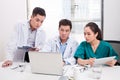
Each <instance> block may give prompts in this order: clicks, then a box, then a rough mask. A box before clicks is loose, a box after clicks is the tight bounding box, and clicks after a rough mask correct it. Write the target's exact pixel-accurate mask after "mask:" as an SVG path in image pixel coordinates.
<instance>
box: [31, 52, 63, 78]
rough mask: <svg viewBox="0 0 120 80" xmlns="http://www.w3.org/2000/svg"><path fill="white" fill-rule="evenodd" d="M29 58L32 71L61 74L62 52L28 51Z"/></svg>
mask: <svg viewBox="0 0 120 80" xmlns="http://www.w3.org/2000/svg"><path fill="white" fill-rule="evenodd" d="M29 59H30V66H31V71H32V73H40V74H47V75H58V76H61V75H62V72H63V63H62V54H60V53H58V52H35V51H29Z"/></svg>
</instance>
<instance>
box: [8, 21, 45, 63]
mask: <svg viewBox="0 0 120 80" xmlns="http://www.w3.org/2000/svg"><path fill="white" fill-rule="evenodd" d="M29 28H30V25H29V21H26V22H23V23H18V24H17V25H16V26H15V29H14V32H13V34H12V37H11V40H10V41H9V42H8V45H7V48H6V53H7V55H6V58H7V60H14V61H24V60H23V59H24V55H25V50H22V49H18V47H23V46H28V45H27V39H28V31H29V30H28V29H29ZM45 38H46V34H45V31H44V30H42V29H41V27H40V28H38V29H37V33H36V39H35V47H36V48H39V49H42V48H43V45H44V43H45Z"/></svg>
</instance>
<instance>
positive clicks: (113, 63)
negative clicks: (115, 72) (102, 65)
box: [106, 60, 117, 67]
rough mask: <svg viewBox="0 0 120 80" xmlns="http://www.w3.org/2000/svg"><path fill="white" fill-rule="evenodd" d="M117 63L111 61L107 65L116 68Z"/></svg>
mask: <svg viewBox="0 0 120 80" xmlns="http://www.w3.org/2000/svg"><path fill="white" fill-rule="evenodd" d="M116 62H117V60H111V61H108V62H107V63H106V64H107V65H108V66H111V67H112V66H114V65H115V63H116Z"/></svg>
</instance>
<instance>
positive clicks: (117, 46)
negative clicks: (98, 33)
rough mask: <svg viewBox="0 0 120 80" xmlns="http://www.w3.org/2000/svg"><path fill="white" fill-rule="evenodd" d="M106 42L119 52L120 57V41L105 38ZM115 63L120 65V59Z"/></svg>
mask: <svg viewBox="0 0 120 80" xmlns="http://www.w3.org/2000/svg"><path fill="white" fill-rule="evenodd" d="M105 41H106V42H109V43H110V44H111V46H112V47H113V49H114V50H115V51H116V52H117V53H118V55H119V58H120V41H115V40H105ZM115 65H119V66H120V59H119V60H118V61H117V63H116V64H115Z"/></svg>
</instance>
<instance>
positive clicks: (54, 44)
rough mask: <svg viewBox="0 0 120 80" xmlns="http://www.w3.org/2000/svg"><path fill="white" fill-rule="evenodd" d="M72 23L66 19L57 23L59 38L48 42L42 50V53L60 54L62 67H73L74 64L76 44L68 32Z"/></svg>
mask: <svg viewBox="0 0 120 80" xmlns="http://www.w3.org/2000/svg"><path fill="white" fill-rule="evenodd" d="M71 29H72V23H71V21H70V20H68V19H62V20H60V22H59V29H58V30H59V36H56V37H54V38H53V39H50V40H48V42H47V43H46V44H45V46H44V48H43V50H42V51H43V52H60V53H61V54H62V58H63V65H73V64H75V63H76V60H75V59H74V57H73V56H74V53H75V51H76V48H77V46H78V42H77V41H75V40H73V39H71V37H70V36H69V35H70V32H71Z"/></svg>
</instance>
